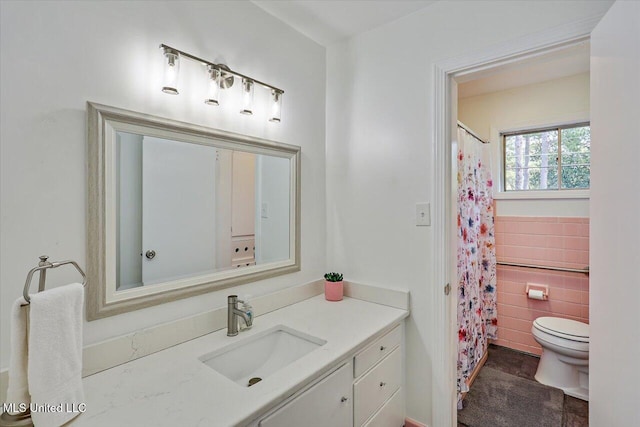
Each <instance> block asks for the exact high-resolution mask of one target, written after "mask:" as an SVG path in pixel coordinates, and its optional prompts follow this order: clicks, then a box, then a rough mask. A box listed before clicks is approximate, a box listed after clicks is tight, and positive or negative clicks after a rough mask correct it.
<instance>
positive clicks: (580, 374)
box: [531, 317, 589, 401]
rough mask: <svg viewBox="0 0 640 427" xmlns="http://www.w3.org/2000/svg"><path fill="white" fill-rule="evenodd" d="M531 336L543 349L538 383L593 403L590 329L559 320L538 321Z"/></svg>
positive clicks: (546, 319)
mask: <svg viewBox="0 0 640 427" xmlns="http://www.w3.org/2000/svg"><path fill="white" fill-rule="evenodd" d="M531 333H532V334H533V337H534V338H535V340H536V341H537V342H538V343H539V344H540V345H541V346H542V357H541V358H540V364H538V371H537V372H536V377H535V378H536V380H537V381H538V382H539V383H542V384H545V385H548V386H551V387H556V388H559V389H562V390H563V391H564V393H565V394H568V395H569V396H573V397H577V398H578V399H582V400H586V401H588V400H589V325H587V324H586V323H582V322H576V321H575V320H569V319H561V318H559V317H538V318H537V319H536V320H534V321H533V327H532V328H531Z"/></svg>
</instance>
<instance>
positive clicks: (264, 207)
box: [260, 202, 269, 218]
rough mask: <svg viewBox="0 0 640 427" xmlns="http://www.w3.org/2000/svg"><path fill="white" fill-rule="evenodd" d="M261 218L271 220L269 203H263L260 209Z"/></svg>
mask: <svg viewBox="0 0 640 427" xmlns="http://www.w3.org/2000/svg"><path fill="white" fill-rule="evenodd" d="M260 217H262V218H269V204H268V203H267V202H263V203H262V206H261V207H260Z"/></svg>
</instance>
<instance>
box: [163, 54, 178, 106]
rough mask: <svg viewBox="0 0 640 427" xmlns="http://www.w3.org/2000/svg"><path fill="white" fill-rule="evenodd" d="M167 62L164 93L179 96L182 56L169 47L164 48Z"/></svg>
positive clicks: (165, 65)
mask: <svg viewBox="0 0 640 427" xmlns="http://www.w3.org/2000/svg"><path fill="white" fill-rule="evenodd" d="M162 51H163V54H164V56H165V57H166V59H167V61H166V62H165V64H164V86H162V91H163V92H164V93H168V94H170V95H177V94H178V73H179V71H180V55H179V54H178V52H177V51H176V50H174V49H171V48H169V47H166V46H165V47H163V48H162Z"/></svg>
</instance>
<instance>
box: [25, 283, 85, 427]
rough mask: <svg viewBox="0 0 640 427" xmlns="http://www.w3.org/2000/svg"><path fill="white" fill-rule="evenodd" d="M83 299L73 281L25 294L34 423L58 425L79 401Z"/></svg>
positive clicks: (70, 415) (72, 414)
mask: <svg viewBox="0 0 640 427" xmlns="http://www.w3.org/2000/svg"><path fill="white" fill-rule="evenodd" d="M83 301H84V289H83V287H82V285H81V284H79V283H73V284H71V285H66V286H62V287H59V288H53V289H50V290H47V291H44V292H39V293H37V294H33V295H31V304H30V313H29V362H28V377H29V392H30V394H31V405H32V406H31V419H32V420H33V423H34V425H35V426H36V427H57V426H61V425H62V424H64V423H66V422H68V421H69V420H71V419H72V418H74V417H75V416H76V415H78V414H79V412H78V411H77V408H78V405H79V404H80V403H84V392H83V389H82V304H83ZM47 408H56V409H55V411H57V410H58V409H57V408H60V409H61V412H54V411H52V410H47ZM40 409H42V410H40Z"/></svg>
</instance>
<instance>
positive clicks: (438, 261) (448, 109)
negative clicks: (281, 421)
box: [431, 14, 604, 426]
mask: <svg viewBox="0 0 640 427" xmlns="http://www.w3.org/2000/svg"><path fill="white" fill-rule="evenodd" d="M603 15H604V14H602V15H597V16H593V17H590V18H587V19H583V20H580V21H576V22H573V23H569V24H565V25H562V26H558V27H554V28H551V29H547V30H544V31H540V32H538V33H534V34H530V35H527V36H524V37H520V38H516V39H514V40H511V41H509V42H506V43H502V44H498V45H494V46H491V47H489V48H487V49H486V50H484V51H480V52H475V53H471V54H468V55H464V56H460V57H455V58H450V59H446V60H443V61H440V62H437V63H435V64H434V70H433V82H434V95H433V100H432V102H433V104H432V106H433V108H432V110H431V111H432V117H431V120H432V123H433V133H432V138H433V142H434V143H433V152H432V154H433V158H434V169H433V171H434V172H433V179H432V182H433V195H434V203H433V205H434V209H433V238H434V240H433V241H434V259H433V261H434V263H433V284H434V285H433V286H432V289H431V298H432V300H433V312H432V322H433V335H432V339H431V348H432V349H433V352H432V355H433V359H432V386H431V405H432V420H431V421H432V425H433V426H455V425H456V424H455V423H456V419H457V413H456V340H455V331H454V325H453V322H455V318H454V312H455V310H454V309H455V307H456V304H457V292H456V289H457V284H456V283H455V278H456V276H457V260H456V257H457V251H456V225H457V222H456V221H455V218H454V206H455V205H454V203H455V192H454V191H455V188H454V185H453V183H452V182H453V181H454V180H455V175H454V172H456V171H455V167H456V166H455V164H454V159H455V156H453V155H452V148H453V146H452V143H453V136H454V135H455V130H456V123H457V90H456V84H455V81H454V79H455V77H460V76H463V75H468V74H471V73H475V72H478V71H482V70H488V69H491V68H496V67H499V66H503V65H506V64H510V63H513V62H517V61H521V60H523V59H527V58H533V57H536V56H539V55H542V54H545V53H549V52H551V51H554V50H559V49H563V48H566V47H568V46H571V45H573V44H576V43H580V42H583V41H586V40H589V38H590V34H591V31H592V30H593V28H594V27H595V26H596V25H597V23H598V22H599V21H600V19H601V18H602V16H603ZM452 95H456V97H455V99H454V98H453V96H452ZM447 284H450V286H451V287H450V289H451V290H452V292H449V295H446V294H445V292H444V288H445V286H446V285H447ZM450 297H451V298H450Z"/></svg>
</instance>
